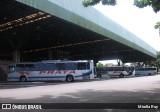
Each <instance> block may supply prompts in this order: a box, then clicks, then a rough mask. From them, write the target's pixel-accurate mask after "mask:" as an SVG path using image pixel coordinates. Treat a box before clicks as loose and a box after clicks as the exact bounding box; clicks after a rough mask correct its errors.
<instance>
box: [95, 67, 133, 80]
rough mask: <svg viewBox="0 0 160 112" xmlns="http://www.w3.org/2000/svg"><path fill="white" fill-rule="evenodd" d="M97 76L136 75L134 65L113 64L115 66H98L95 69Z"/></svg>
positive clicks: (121, 76) (120, 76)
mask: <svg viewBox="0 0 160 112" xmlns="http://www.w3.org/2000/svg"><path fill="white" fill-rule="evenodd" d="M94 72H95V77H97V78H101V77H119V78H123V77H125V76H134V74H135V71H134V67H125V66H113V67H96V68H95V69H94Z"/></svg>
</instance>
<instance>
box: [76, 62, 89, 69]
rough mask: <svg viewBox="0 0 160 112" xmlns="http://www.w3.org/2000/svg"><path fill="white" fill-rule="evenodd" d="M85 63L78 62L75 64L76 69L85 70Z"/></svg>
mask: <svg viewBox="0 0 160 112" xmlns="http://www.w3.org/2000/svg"><path fill="white" fill-rule="evenodd" d="M86 68H87V67H86V63H85V62H79V63H77V69H78V70H86Z"/></svg>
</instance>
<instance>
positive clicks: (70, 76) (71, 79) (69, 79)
mask: <svg viewBox="0 0 160 112" xmlns="http://www.w3.org/2000/svg"><path fill="white" fill-rule="evenodd" d="M66 81H67V82H74V78H73V76H72V75H67V77H66Z"/></svg>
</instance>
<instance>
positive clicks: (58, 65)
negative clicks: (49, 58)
mask: <svg viewBox="0 0 160 112" xmlns="http://www.w3.org/2000/svg"><path fill="white" fill-rule="evenodd" d="M56 69H57V70H66V68H65V63H56Z"/></svg>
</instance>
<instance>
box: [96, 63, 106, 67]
mask: <svg viewBox="0 0 160 112" xmlns="http://www.w3.org/2000/svg"><path fill="white" fill-rule="evenodd" d="M104 66H105V65H103V64H102V63H101V62H98V63H97V64H96V67H104Z"/></svg>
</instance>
